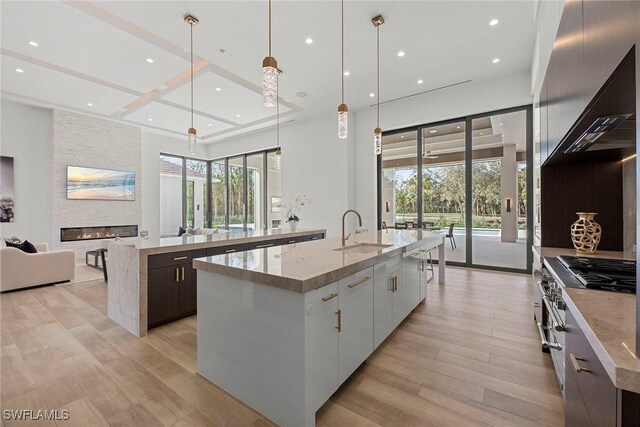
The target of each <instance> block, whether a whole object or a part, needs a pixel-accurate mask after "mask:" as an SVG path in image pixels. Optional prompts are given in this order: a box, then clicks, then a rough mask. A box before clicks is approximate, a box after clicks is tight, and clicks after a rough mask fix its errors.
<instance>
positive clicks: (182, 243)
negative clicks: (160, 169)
mask: <svg viewBox="0 0 640 427" xmlns="http://www.w3.org/2000/svg"><path fill="white" fill-rule="evenodd" d="M320 233H323V234H326V230H296V231H293V232H292V231H289V230H287V229H281V228H272V229H269V230H247V231H230V232H228V233H227V232H222V233H217V234H207V235H197V236H181V237H165V238H161V239H148V240H145V239H141V238H137V239H136V240H135V241H131V240H122V241H116V242H114V241H110V242H109V244H110V245H114V244H117V245H123V246H129V247H131V248H133V249H137V250H139V251H140V254H141V255H154V254H162V253H170V252H176V251H186V250H192V249H202V248H215V247H220V246H229V245H234V244H242V243H252V242H265V241H269V240H273V239H287V238H293V237H300V236H308V235H311V234H320Z"/></svg>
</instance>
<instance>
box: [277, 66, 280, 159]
mask: <svg viewBox="0 0 640 427" xmlns="http://www.w3.org/2000/svg"><path fill="white" fill-rule="evenodd" d="M278 80H280V71H278V72H277V73H276V144H277V145H278V148H280V84H279V83H280V82H279V81H278Z"/></svg>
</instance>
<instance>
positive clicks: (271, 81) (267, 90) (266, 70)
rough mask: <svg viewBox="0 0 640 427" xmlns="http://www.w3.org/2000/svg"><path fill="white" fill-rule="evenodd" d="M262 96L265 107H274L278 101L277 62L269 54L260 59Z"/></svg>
mask: <svg viewBox="0 0 640 427" xmlns="http://www.w3.org/2000/svg"><path fill="white" fill-rule="evenodd" d="M262 97H263V99H264V105H265V107H275V106H276V103H277V102H278V63H277V62H276V59H275V58H273V57H271V56H267V57H266V58H264V61H262Z"/></svg>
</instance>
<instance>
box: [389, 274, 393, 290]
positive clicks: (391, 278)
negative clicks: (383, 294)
mask: <svg viewBox="0 0 640 427" xmlns="http://www.w3.org/2000/svg"><path fill="white" fill-rule="evenodd" d="M389 283H391V289H389V290H390V291H391V292H393V277H389Z"/></svg>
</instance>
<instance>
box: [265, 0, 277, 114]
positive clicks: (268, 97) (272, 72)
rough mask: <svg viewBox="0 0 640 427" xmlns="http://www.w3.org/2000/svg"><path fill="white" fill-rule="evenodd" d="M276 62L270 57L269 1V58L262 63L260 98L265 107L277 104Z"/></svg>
mask: <svg viewBox="0 0 640 427" xmlns="http://www.w3.org/2000/svg"><path fill="white" fill-rule="evenodd" d="M277 93H278V62H277V61H276V58H274V57H273V56H271V0H269V56H267V57H265V58H264V60H263V61H262V98H263V100H264V105H265V106H266V107H275V106H276V104H277V103H278V95H277Z"/></svg>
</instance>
